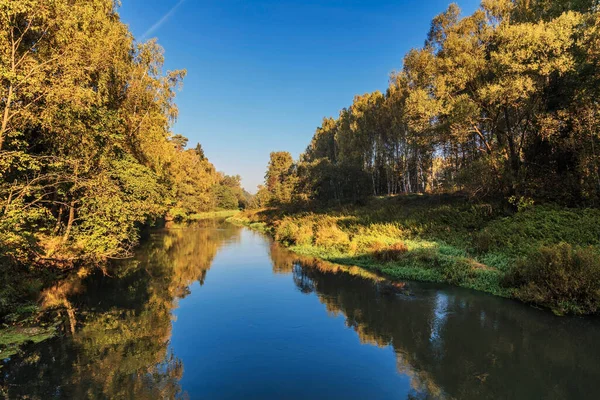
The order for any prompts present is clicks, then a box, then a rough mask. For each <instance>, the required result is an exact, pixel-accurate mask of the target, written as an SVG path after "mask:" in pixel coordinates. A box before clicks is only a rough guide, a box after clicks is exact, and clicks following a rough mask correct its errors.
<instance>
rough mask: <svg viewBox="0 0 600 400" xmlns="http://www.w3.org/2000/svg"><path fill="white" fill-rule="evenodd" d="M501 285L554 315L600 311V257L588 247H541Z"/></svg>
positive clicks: (521, 263)
mask: <svg viewBox="0 0 600 400" xmlns="http://www.w3.org/2000/svg"><path fill="white" fill-rule="evenodd" d="M503 284H504V285H505V286H507V287H512V288H515V295H516V296H517V297H518V298H519V299H521V300H523V301H526V302H530V303H536V304H540V305H543V306H547V307H550V308H551V309H552V310H553V311H554V312H556V313H557V314H565V313H575V314H588V313H590V314H593V313H598V312H599V311H600V255H599V254H598V253H597V252H596V251H595V250H594V249H593V248H591V247H589V248H574V247H572V246H571V245H570V244H567V243H561V244H558V245H555V246H551V247H542V248H540V249H539V250H538V251H537V252H535V253H532V254H531V255H529V256H528V257H527V258H524V259H521V260H519V261H518V262H517V263H516V265H515V266H514V267H513V268H512V270H511V271H510V272H509V273H508V274H507V276H506V277H505V279H504V281H503Z"/></svg>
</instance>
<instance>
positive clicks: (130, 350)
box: [0, 222, 240, 399]
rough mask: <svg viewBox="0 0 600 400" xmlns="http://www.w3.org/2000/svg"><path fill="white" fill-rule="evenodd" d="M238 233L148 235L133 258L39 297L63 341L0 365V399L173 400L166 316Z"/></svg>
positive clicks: (203, 230) (175, 377)
mask: <svg viewBox="0 0 600 400" xmlns="http://www.w3.org/2000/svg"><path fill="white" fill-rule="evenodd" d="M206 224H209V225H208V226H206ZM239 231H240V229H239V228H236V227H233V226H231V225H227V226H226V227H225V226H223V225H215V224H214V223H213V222H211V223H205V225H204V226H197V227H195V228H191V229H190V228H188V229H177V228H176V227H175V228H172V229H169V230H166V231H161V232H156V233H154V234H153V235H152V236H151V238H150V239H149V240H148V241H147V242H146V243H145V244H144V245H143V246H142V247H141V248H140V250H139V251H138V255H137V257H136V259H134V260H128V261H124V262H120V263H118V264H116V265H113V266H111V267H110V268H108V269H107V271H105V272H106V273H103V272H100V271H95V272H94V273H92V274H89V275H87V276H86V274H85V273H81V274H79V276H77V275H75V276H72V277H70V278H69V279H67V280H65V281H63V282H60V283H59V284H57V285H56V286H55V287H53V288H51V289H49V290H47V291H46V292H44V294H43V299H42V302H43V304H44V306H46V307H51V308H54V309H55V310H56V312H58V313H64V314H65V315H64V325H65V328H64V331H65V336H63V337H57V338H54V339H51V340H49V341H45V342H42V343H39V344H37V345H33V344H32V345H30V346H27V347H25V348H24V349H22V351H21V352H20V353H19V354H17V355H16V356H14V357H12V358H11V359H10V360H8V361H5V362H4V364H0V366H1V369H0V371H1V373H0V397H2V395H4V396H6V397H7V398H11V399H12V398H29V399H48V398H65V399H85V398H90V399H96V398H107V399H121V398H122V399H158V398H165V399H170V398H176V397H179V396H180V395H181V392H182V391H181V388H180V385H179V380H180V379H181V376H182V373H183V365H182V363H181V362H180V361H179V360H178V359H177V357H176V356H175V355H173V354H170V352H169V350H168V343H169V339H170V337H171V329H172V321H171V318H172V317H171V315H172V310H173V308H174V307H175V306H176V299H178V298H182V297H184V296H186V295H187V294H188V293H189V289H188V287H189V285H190V284H191V283H193V282H195V281H199V282H200V284H202V283H204V281H205V279H206V274H207V271H208V269H209V268H210V265H211V262H212V260H213V259H214V257H215V255H216V254H217V252H218V251H219V248H220V247H221V246H223V244H225V243H228V242H231V241H234V240H236V238H239ZM69 332H71V335H69V334H68V333H69Z"/></svg>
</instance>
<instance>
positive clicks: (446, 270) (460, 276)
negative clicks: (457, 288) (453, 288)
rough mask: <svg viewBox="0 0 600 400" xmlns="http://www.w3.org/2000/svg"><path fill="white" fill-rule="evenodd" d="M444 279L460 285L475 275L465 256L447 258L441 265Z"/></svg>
mask: <svg viewBox="0 0 600 400" xmlns="http://www.w3.org/2000/svg"><path fill="white" fill-rule="evenodd" d="M443 274H444V279H445V280H446V281H447V282H448V283H451V284H453V285H460V284H464V283H466V282H468V281H469V280H471V279H473V278H474V277H475V271H474V269H473V265H472V263H471V262H469V260H468V259H466V258H456V259H452V260H448V262H446V263H444V266H443Z"/></svg>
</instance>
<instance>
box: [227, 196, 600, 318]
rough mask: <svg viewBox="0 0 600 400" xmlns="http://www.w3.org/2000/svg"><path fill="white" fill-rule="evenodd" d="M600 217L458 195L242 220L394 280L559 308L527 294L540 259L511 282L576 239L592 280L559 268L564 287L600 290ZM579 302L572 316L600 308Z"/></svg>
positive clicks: (267, 212)
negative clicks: (599, 275) (549, 251)
mask: <svg viewBox="0 0 600 400" xmlns="http://www.w3.org/2000/svg"><path fill="white" fill-rule="evenodd" d="M598 220H600V215H598V210H597V209H594V208H576V209H566V208H562V207H556V206H548V205H532V206H528V207H526V208H525V209H524V210H521V211H516V210H514V209H513V208H510V207H503V206H502V205H501V204H497V203H492V204H489V203H471V202H469V201H467V199H465V198H464V197H461V196H448V195H435V196H429V195H423V196H398V197H393V198H379V199H372V200H371V201H370V202H369V203H368V204H367V205H365V206H344V207H334V208H329V207H328V208H324V209H317V210H313V211H312V212H305V211H300V212H290V211H289V210H284V209H264V210H253V211H246V212H243V213H241V214H239V215H236V216H235V217H234V218H233V219H232V221H233V222H238V223H241V224H245V225H247V226H250V227H259V228H260V229H261V230H262V231H271V232H272V233H273V234H274V236H275V238H276V240H278V241H281V242H283V243H285V244H286V245H288V246H289V247H290V248H291V249H292V250H293V251H295V252H297V253H299V254H303V255H307V256H314V257H319V258H321V259H324V260H327V261H331V262H334V263H338V264H344V265H355V266H360V267H363V268H366V269H368V270H373V271H378V272H381V273H383V274H385V275H387V276H389V277H392V278H394V279H416V280H423V281H429V282H448V283H451V284H454V285H458V286H463V287H468V288H472V289H476V290H483V291H486V292H490V293H493V294H497V295H502V296H512V297H518V298H521V299H523V300H525V301H530V302H534V303H536V304H540V305H543V306H549V307H553V308H556V309H558V307H559V306H557V304H558V303H556V302H555V303H552V302H551V301H549V300H545V299H544V298H542V297H541V296H538V297H536V298H532V297H531V296H530V297H526V295H525V293H526V292H525V289H526V288H528V287H529V286H527V282H528V281H529V280H530V279H531V280H532V282H534V283H531V284H532V285H535V287H537V285H539V284H540V283H535V282H537V281H536V280H535V279H534V277H535V270H536V268H538V267H540V264H539V263H531V267H530V268H529V269H527V271H530V272H529V273H528V274H527V275H524V278H523V279H522V280H521V281H518V282H521V283H517V280H516V279H513V280H512V281H510V277H511V276H513V275H514V273H515V272H514V271H515V268H517V267H516V266H521V265H524V264H525V263H527V261H519V260H523V259H526V260H534V259H535V258H536V257H537V258H538V259H543V257H542V258H540V256H539V252H540V250H539V249H540V248H546V247H548V246H550V247H552V246H560V243H562V242H567V243H570V244H571V245H572V246H575V247H576V246H586V249H587V250H585V251H586V252H587V254H595V256H588V257H587V258H586V259H585V260H586V261H585V262H586V263H587V264H588V267H586V268H587V269H586V271H587V272H585V274H587V275H585V276H584V273H580V272H577V271H576V270H575V269H573V268H570V269H569V268H565V269H564V271H562V272H560V271H553V272H552V273H556V277H555V278H556V279H562V280H564V283H565V286H564V287H563V289H564V290H567V288H569V287H570V288H571V289H569V290H575V291H577V290H579V289H578V288H581V287H583V285H582V283H581V282H583V281H584V280H585V282H586V285H587V286H585V287H586V289H585V290H589V291H590V293H592V292H593V291H594V290H596V291H598V290H600V283H599V282H598V280H597V279H596V278H595V277H594V276H595V275H594V272H592V271H597V270H598V268H600V260H599V259H598V255H600V232H599V231H598V229H599V228H598V223H597V221H598ZM552 257H554V256H552V255H548V257H546V258H545V259H546V260H547V261H549V260H552ZM561 257H562V256H560V257H558V256H557V257H556V260H558V261H557V262H562V261H560V260H561V259H564V257H562V258H561ZM542 264H543V262H542ZM518 268H521V267H518ZM561 268H562V267H561ZM517 270H518V269H517ZM555 278H553V279H555ZM542 279H544V278H541V277H540V281H541V280H542ZM547 281H548V282H552V279H550V278H548V280H547ZM503 282H504V283H503ZM506 282H515V283H508V284H507V283H506ZM523 282H525V283H523ZM594 288H595V289H594ZM536 290H537V289H536ZM581 299H583V300H582V302H581V303H579V301H580V300H581ZM571 300H572V301H571V303H569V305H568V307H567V306H565V307H567V308H564V309H563V311H562V312H568V313H583V314H586V313H595V312H597V310H595V309H592V308H591V307H590V306H589V305H587V304H588V303H589V301H588V300H585V299H584V298H583V297H578V298H573V299H571ZM561 307H562V306H561Z"/></svg>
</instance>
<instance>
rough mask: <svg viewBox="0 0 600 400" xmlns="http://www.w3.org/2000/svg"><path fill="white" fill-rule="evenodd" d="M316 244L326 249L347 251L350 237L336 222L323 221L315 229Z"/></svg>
mask: <svg viewBox="0 0 600 400" xmlns="http://www.w3.org/2000/svg"><path fill="white" fill-rule="evenodd" d="M315 244H316V245H317V246H321V247H324V248H336V249H340V250H344V249H347V248H348V246H349V245H350V237H349V236H348V234H347V233H346V232H344V231H342V230H341V229H340V228H339V227H338V226H337V224H336V223H335V222H334V221H328V220H326V221H323V222H320V223H318V224H317V226H316V228H315Z"/></svg>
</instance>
